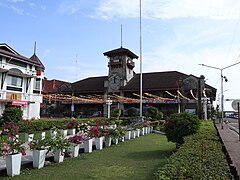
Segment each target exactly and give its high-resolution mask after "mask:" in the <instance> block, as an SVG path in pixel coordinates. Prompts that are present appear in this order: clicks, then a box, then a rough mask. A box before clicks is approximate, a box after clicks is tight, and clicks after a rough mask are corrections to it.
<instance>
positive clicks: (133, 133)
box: [131, 131, 136, 139]
mask: <svg viewBox="0 0 240 180" xmlns="http://www.w3.org/2000/svg"><path fill="white" fill-rule="evenodd" d="M135 137H136V132H135V131H131V138H132V139H135Z"/></svg>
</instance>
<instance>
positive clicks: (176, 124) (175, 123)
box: [164, 112, 200, 147]
mask: <svg viewBox="0 0 240 180" xmlns="http://www.w3.org/2000/svg"><path fill="white" fill-rule="evenodd" d="M199 127H200V120H199V119H198V117H197V116H196V115H193V114H189V113H186V112H184V113H176V114H172V115H171V116H170V118H169V119H168V120H166V122H165V124H164V130H165V133H166V136H167V139H168V141H172V142H175V143H176V146H177V147H179V145H181V144H183V143H184V137H185V136H188V135H192V134H194V133H196V132H197V131H198V129H199Z"/></svg>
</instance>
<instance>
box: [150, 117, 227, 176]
mask: <svg viewBox="0 0 240 180" xmlns="http://www.w3.org/2000/svg"><path fill="white" fill-rule="evenodd" d="M184 141H185V143H184V144H183V145H182V146H181V147H180V148H179V149H178V151H177V152H176V153H174V154H173V155H172V156H171V157H170V158H169V160H168V163H167V164H166V165H165V166H163V167H162V168H160V169H159V170H158V172H157V173H156V176H155V179H158V180H163V179H164V180H167V179H206V180H209V179H219V180H220V179H224V180H225V179H232V176H231V173H230V170H229V168H228V164H227V160H226V158H225V155H224V154H223V152H222V146H221V144H220V140H219V137H218V136H217V132H216V129H215V128H214V125H213V123H212V122H210V121H208V122H205V121H204V122H201V126H200V129H199V131H198V133H196V134H194V135H191V136H187V137H185V139H184Z"/></svg>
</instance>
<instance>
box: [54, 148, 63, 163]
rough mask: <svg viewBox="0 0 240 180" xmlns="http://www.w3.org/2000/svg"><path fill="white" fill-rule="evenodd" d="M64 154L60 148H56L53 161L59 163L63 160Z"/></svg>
mask: <svg viewBox="0 0 240 180" xmlns="http://www.w3.org/2000/svg"><path fill="white" fill-rule="evenodd" d="M63 159H64V154H63V152H62V151H61V150H57V151H56V152H55V154H54V162H57V163H61V162H63Z"/></svg>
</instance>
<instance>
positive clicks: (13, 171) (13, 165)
mask: <svg viewBox="0 0 240 180" xmlns="http://www.w3.org/2000/svg"><path fill="white" fill-rule="evenodd" d="M21 160H22V154H21V153H18V154H14V155H7V157H6V168H7V175H8V176H15V175H19V174H20V169H21Z"/></svg>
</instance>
